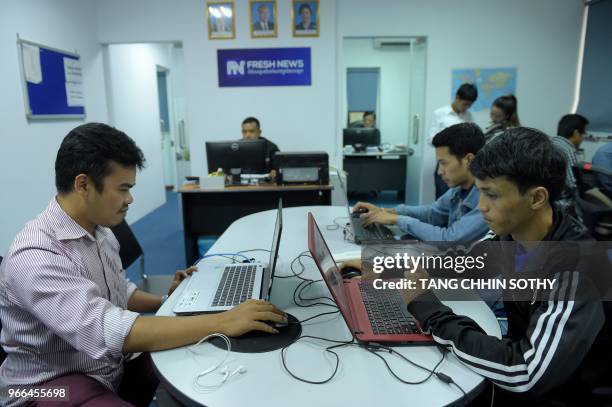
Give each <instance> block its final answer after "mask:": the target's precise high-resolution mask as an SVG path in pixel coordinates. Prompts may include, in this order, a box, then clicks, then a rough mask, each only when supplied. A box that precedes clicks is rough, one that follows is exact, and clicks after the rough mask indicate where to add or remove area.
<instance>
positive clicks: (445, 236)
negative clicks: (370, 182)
mask: <svg viewBox="0 0 612 407" xmlns="http://www.w3.org/2000/svg"><path fill="white" fill-rule="evenodd" d="M432 144H433V146H434V147H435V148H436V160H437V161H438V164H439V165H438V167H439V168H438V174H439V175H440V176H441V177H442V179H443V180H444V182H445V183H446V184H447V185H448V186H449V188H450V189H449V190H448V191H446V192H445V193H444V195H442V196H441V197H440V198H438V199H437V200H436V201H435V202H434V203H432V204H430V205H420V206H406V205H398V206H397V207H395V208H393V209H388V208H379V207H377V206H375V205H373V204H371V203H366V202H358V203H357V204H356V205H355V207H354V210H355V211H357V210H359V209H362V210H363V209H365V210H367V212H366V213H364V214H362V215H361V218H362V219H363V221H364V225H365V226H367V225H370V224H372V223H380V224H384V225H397V226H398V227H399V228H400V229H401V230H402V231H403V232H406V233H408V234H410V235H412V236H413V237H415V238H416V239H418V240H424V241H438V242H441V241H458V240H477V239H480V238H482V237H483V236H484V235H485V234H486V233H487V231H488V230H489V227H488V226H487V225H486V223H485V221H484V219H483V217H482V214H481V213H480V211H479V209H478V201H479V199H480V194H479V192H478V189H477V188H476V186H475V184H474V177H473V176H472V174H471V173H470V171H469V165H470V162H471V161H472V160H473V159H474V156H475V155H476V153H477V152H478V150H480V149H481V148H482V146H484V144H485V142H484V135H483V134H482V130H480V128H479V127H478V126H477V125H475V124H473V123H459V124H455V125H453V126H450V127H448V128H446V129H444V130H442V131H441V132H439V133H438V134H436V136H435V137H434V138H433V140H432Z"/></svg>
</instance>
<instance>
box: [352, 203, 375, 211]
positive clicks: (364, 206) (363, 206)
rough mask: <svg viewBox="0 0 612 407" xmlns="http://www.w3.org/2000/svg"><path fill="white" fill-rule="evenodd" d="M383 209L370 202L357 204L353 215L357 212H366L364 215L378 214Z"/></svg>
mask: <svg viewBox="0 0 612 407" xmlns="http://www.w3.org/2000/svg"><path fill="white" fill-rule="evenodd" d="M380 210H381V209H380V208H379V207H378V206H376V205H374V204H371V203H369V202H357V203H356V204H355V206H353V213H355V212H364V213H373V212H378V211H380Z"/></svg>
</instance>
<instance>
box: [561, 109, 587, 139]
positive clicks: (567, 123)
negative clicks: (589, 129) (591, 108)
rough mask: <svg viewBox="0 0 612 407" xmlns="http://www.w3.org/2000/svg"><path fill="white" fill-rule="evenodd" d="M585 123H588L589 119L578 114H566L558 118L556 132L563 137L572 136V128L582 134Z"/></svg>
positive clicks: (584, 129)
mask: <svg viewBox="0 0 612 407" xmlns="http://www.w3.org/2000/svg"><path fill="white" fill-rule="evenodd" d="M587 124H589V121H588V120H587V118H586V117H584V116H581V115H579V114H566V115H565V116H563V117H562V118H561V120H559V127H557V134H558V135H559V136H561V137H564V138H570V137H572V133H574V130H578V131H579V132H580V133H581V134H584V133H585V132H586V126H587Z"/></svg>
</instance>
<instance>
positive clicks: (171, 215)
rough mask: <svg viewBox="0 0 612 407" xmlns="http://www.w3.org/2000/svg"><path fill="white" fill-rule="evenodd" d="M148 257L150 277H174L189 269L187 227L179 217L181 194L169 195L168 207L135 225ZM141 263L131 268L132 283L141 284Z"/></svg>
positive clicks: (167, 193)
mask: <svg viewBox="0 0 612 407" xmlns="http://www.w3.org/2000/svg"><path fill="white" fill-rule="evenodd" d="M131 227H132V230H133V232H134V234H135V235H136V239H138V242H139V243H140V245H141V246H142V250H143V252H144V255H145V270H146V272H147V274H151V275H156V274H174V272H175V271H176V270H178V269H183V268H185V244H184V241H183V225H182V222H181V217H180V213H179V203H178V194H177V193H176V192H166V203H165V204H164V205H162V206H160V207H159V208H157V209H156V210H154V211H153V212H151V213H150V214H148V215H146V216H144V217H143V218H141V219H139V220H138V221H136V222H134V223H133V224H132V225H131ZM139 270H140V268H139V265H138V262H136V263H134V264H133V265H132V266H131V267H129V268H128V270H127V273H128V277H129V278H130V279H131V280H132V281H138V280H140V276H139Z"/></svg>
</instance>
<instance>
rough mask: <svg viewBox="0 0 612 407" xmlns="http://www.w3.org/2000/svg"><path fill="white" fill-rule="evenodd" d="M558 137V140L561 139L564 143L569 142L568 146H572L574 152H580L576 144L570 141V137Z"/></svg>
mask: <svg viewBox="0 0 612 407" xmlns="http://www.w3.org/2000/svg"><path fill="white" fill-rule="evenodd" d="M555 137H556V138H557V140H558V141H560V142H561V143H563V144H567V147H569V148H571V149H572V151H574V152H578V149H577V148H576V146H575V145H573V144H572V142H571V141H569V140H568V139H566V138H565V137H561V136H555Z"/></svg>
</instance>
